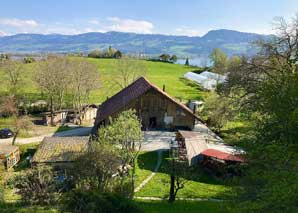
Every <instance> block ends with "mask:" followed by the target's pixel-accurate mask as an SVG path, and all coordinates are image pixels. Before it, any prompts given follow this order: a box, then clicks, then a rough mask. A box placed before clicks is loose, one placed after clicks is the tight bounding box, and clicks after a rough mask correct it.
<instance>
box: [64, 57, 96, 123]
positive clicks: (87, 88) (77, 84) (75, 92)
mask: <svg viewBox="0 0 298 213" xmlns="http://www.w3.org/2000/svg"><path fill="white" fill-rule="evenodd" d="M70 68H71V71H70V72H69V73H68V76H69V83H68V86H69V94H70V95H71V98H72V104H73V108H74V109H75V111H76V112H77V113H78V115H79V122H80V123H81V116H80V115H81V113H82V109H83V106H84V104H87V103H88V100H89V96H90V92H91V91H92V90H94V89H96V88H99V87H100V82H99V72H98V70H97V67H96V66H95V65H94V64H92V63H90V62H88V61H86V60H85V59H81V58H74V59H72V61H71V66H70Z"/></svg>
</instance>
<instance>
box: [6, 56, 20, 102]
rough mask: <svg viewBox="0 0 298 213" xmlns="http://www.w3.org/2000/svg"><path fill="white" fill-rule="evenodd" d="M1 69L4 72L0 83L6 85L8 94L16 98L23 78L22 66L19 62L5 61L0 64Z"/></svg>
mask: <svg viewBox="0 0 298 213" xmlns="http://www.w3.org/2000/svg"><path fill="white" fill-rule="evenodd" d="M2 69H3V71H4V78H3V81H2V83H3V84H4V85H7V88H8V91H9V94H10V95H12V96H14V97H17V95H18V94H19V92H20V88H21V87H22V85H23V79H24V76H25V69H24V65H23V63H21V62H17V61H12V60H5V61H3V62H2Z"/></svg>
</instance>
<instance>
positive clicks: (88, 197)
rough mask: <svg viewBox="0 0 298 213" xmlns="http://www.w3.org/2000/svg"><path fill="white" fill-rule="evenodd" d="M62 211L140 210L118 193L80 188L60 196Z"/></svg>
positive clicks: (124, 212) (135, 211) (98, 212)
mask: <svg viewBox="0 0 298 213" xmlns="http://www.w3.org/2000/svg"><path fill="white" fill-rule="evenodd" d="M62 211H70V212H75V213H81V212H82V213H83V212H97V213H105V212H109V213H113V212H122V213H129V212H134V213H138V212H142V210H141V209H139V207H137V205H136V204H135V203H134V202H133V201H132V200H129V199H127V198H124V197H121V196H119V195H116V194H111V193H101V192H99V191H82V190H74V191H72V192H69V193H66V194H65V195H64V197H63V198H62Z"/></svg>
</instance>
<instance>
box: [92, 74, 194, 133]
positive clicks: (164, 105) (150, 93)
mask: <svg viewBox="0 0 298 213" xmlns="http://www.w3.org/2000/svg"><path fill="white" fill-rule="evenodd" d="M128 109H135V110H136V113H137V115H138V117H139V119H140V120H141V122H142V127H143V129H144V130H147V129H171V130H174V129H188V130H192V129H193V128H194V125H195V122H196V120H197V119H199V118H198V117H197V116H196V115H195V114H194V113H193V112H192V111H191V110H190V109H189V108H188V107H186V106H185V105H184V104H182V103H179V102H177V101H176V100H175V99H173V98H172V97H170V96H169V95H168V94H167V93H166V92H165V91H163V90H161V89H159V88H158V87H157V86H155V85H153V84H152V83H150V82H149V81H148V80H147V79H145V78H144V77H141V78H139V79H137V80H136V81H135V82H133V83H132V84H130V85H129V86H128V87H126V88H124V89H123V90H121V91H120V92H119V93H117V94H116V95H114V96H113V97H111V98H109V99H108V100H106V101H105V102H104V103H103V104H102V105H101V107H100V109H99V110H98V111H97V116H96V119H95V122H94V128H93V133H96V132H97V129H98V128H99V127H100V126H102V125H107V124H108V123H109V118H110V117H112V118H114V117H116V116H117V114H119V113H120V112H122V111H125V110H128Z"/></svg>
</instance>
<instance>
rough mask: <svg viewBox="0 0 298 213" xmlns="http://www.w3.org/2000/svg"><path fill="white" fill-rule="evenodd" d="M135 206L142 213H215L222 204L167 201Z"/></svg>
mask: <svg viewBox="0 0 298 213" xmlns="http://www.w3.org/2000/svg"><path fill="white" fill-rule="evenodd" d="M137 204H138V205H139V206H140V208H141V209H143V210H144V212H146V213H147V212H148V213H159V212H162V213H185V212H187V213H197V212H203V213H209V212H210V213H216V212H222V211H221V206H222V205H224V203H220V202H210V201H198V202H194V201H188V202H186V201H175V202H174V203H172V204H170V203H168V202H167V201H140V200H137Z"/></svg>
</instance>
